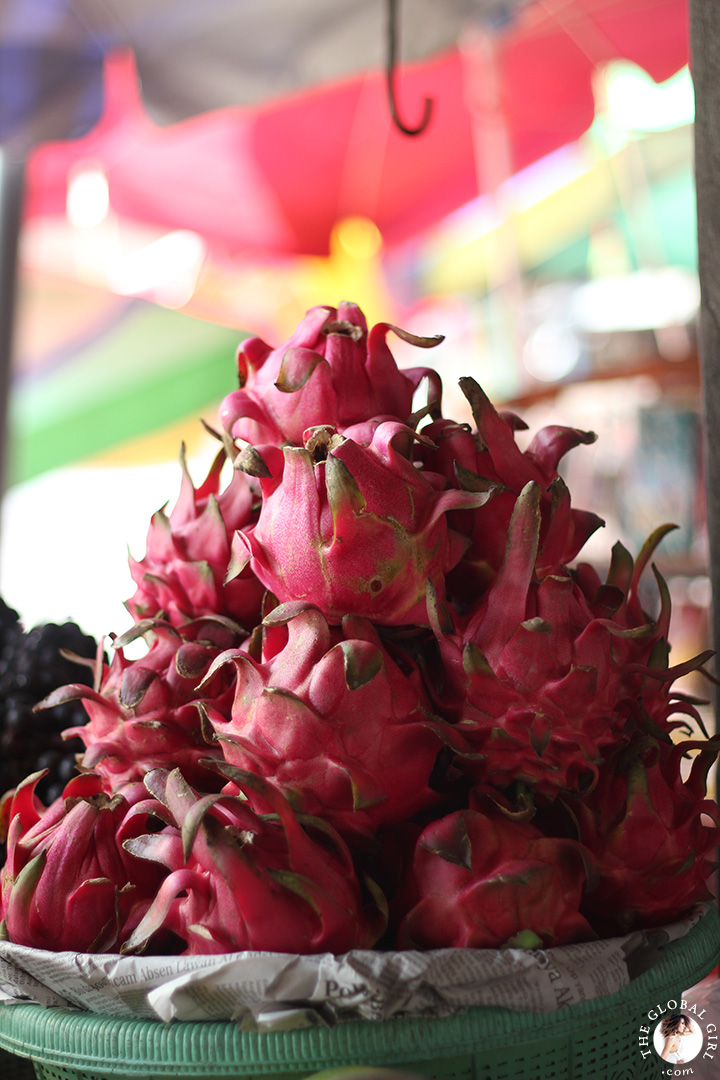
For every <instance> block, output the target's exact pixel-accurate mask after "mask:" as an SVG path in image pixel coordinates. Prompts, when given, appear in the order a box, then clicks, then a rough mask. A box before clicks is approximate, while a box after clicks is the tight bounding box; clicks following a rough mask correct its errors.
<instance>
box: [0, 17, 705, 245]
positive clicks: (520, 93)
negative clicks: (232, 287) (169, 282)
mask: <svg viewBox="0 0 720 1080" xmlns="http://www.w3.org/2000/svg"><path fill="white" fill-rule="evenodd" d="M10 6H11V5H9V4H8V3H7V0H6V3H5V7H6V8H9V7H10ZM33 6H34V4H33V2H32V0H30V2H29V3H28V0H23V4H22V7H23V10H26V9H31V8H32V7H33ZM278 6H280V5H279V3H278V0H276V2H275V3H274V4H268V5H263V6H262V9H260V7H258V12H259V13H258V14H256V15H255V19H256V20H257V21H256V23H255V24H254V23H253V15H252V13H253V11H254V5H245V4H243V5H233V9H234V11H235V12H236V15H235V19H236V21H235V23H233V22H231V23H230V24H229V25H228V29H227V31H226V34H225V38H226V39H230V40H231V41H232V42H233V49H235V50H238V49H239V44H238V41H239V40H245V38H244V36H243V33H242V26H241V23H240V20H241V17H245V18H247V20H248V25H249V26H250V27H251V28H252V26H253V25H256V26H257V25H260V26H262V27H264V28H265V37H266V38H269V39H270V43H271V44H272V43H275V37H276V33H277V34H279V35H280V37H281V38H282V39H283V40H286V39H287V40H289V39H290V38H291V37H292V33H291V31H292V30H293V28H294V34H295V37H294V41H295V44H296V52H297V54H298V57H297V63H298V64H300V66H301V68H302V74H300V73H298V74H297V79H298V80H299V82H300V84H301V85H302V83H303V82H304V83H307V82H308V81H309V78H308V77H309V75H310V73H311V72H315V78H314V79H313V80H312V82H313V85H312V86H311V87H310V88H309V89H305V90H303V91H301V92H298V93H295V94H293V95H292V96H290V97H286V98H278V97H276V96H273V97H272V99H271V100H269V99H268V98H267V97H266V96H265V95H263V93H262V90H261V85H262V80H259V82H258V83H257V84H255V89H254V90H253V91H251V90H250V89H246V88H245V82H246V80H249V78H250V74H251V73H252V71H253V64H252V62H247V63H246V62H245V61H244V60H240V59H239V60H238V62H237V64H236V67H235V74H236V84H235V89H234V96H228V97H227V98H226V101H237V100H240V99H243V98H247V99H249V100H257V99H258V98H260V99H261V101H262V103H261V104H260V106H259V107H255V108H252V109H248V108H240V107H235V106H232V105H230V106H228V107H225V108H221V109H213V110H212V111H208V112H203V115H196V116H192V117H191V118H190V119H186V120H184V121H182V122H179V123H173V124H171V125H170V126H169V127H159V126H158V124H157V123H156V122H155V121H154V120H153V119H151V115H150V113H151V112H152V111H153V109H154V112H155V115H158V114H162V116H163V118H165V119H166V118H168V117H170V116H173V115H174V116H177V115H178V113H180V114H187V113H188V112H192V111H195V112H197V111H198V110H204V109H206V108H207V105H205V106H204V105H203V103H202V97H203V93H204V92H203V89H202V87H203V85H204V84H203V79H202V78H198V80H197V81H196V82H195V81H194V80H195V76H194V75H193V76H192V78H191V77H189V75H188V72H189V71H191V70H192V69H191V68H189V67H188V68H187V69H184V68H183V67H182V57H183V55H184V54H183V52H182V50H180V51H179V52H178V53H177V54H175V56H174V57H173V62H172V63H171V64H170V65H169V67H170V72H171V73H174V76H175V77H174V79H171V78H170V75H168V83H167V85H166V88H165V99H164V103H161V104H159V105H158V104H157V102H159V101H161V99H162V94H160V88H161V85H162V80H161V74H162V71H163V70H164V68H163V65H162V64H160V66H159V67H155V68H153V63H154V57H153V54H152V43H153V40H154V39H153V36H152V34H149V33H148V36H147V39H146V38H144V37H143V33H144V32H145V31H144V30H143V31H142V33H141V32H140V31H141V29H142V27H140V28H139V29H138V32H137V35H135V36H133V34H131V33H129V32H128V33H126V34H125V37H124V40H125V43H126V44H128V43H129V44H131V45H132V51H131V52H127V51H125V52H121V53H117V52H112V50H110V51H105V52H104V53H103V56H104V57H108V58H107V59H104V61H103V68H104V77H105V86H106V99H105V105H104V109H103V110H102V116H101V118H100V119H99V122H98V123H97V124H95V125H94V126H92V127H91V128H90V130H88V131H87V134H85V135H84V136H83V137H82V138H76V139H73V140H71V141H65V142H53V143H49V144H46V145H40V146H38V148H37V149H36V150H35V152H34V153H32V154H31V155H30V159H29V162H28V169H27V182H26V192H25V196H26V213H27V214H28V215H37V214H51V213H62V212H64V208H65V201H66V198H67V192H68V185H69V183H70V181H71V180H72V177H73V175H74V173H75V172H76V171H77V169H78V168H79V167H80V166H82V164H83V163H93V164H94V165H95V166H96V167H97V168H99V169H100V170H101V171H102V172H103V174H104V175H105V177H106V180H107V184H108V194H109V200H110V204H111V206H112V207H113V209H115V210H116V211H117V212H118V213H119V214H120V215H121V216H126V217H129V218H133V219H135V220H138V221H143V222H151V223H152V224H157V225H161V226H166V227H167V228H187V229H193V230H195V231H197V232H198V233H200V234H201V235H202V236H203V238H204V239H205V240H206V241H208V242H209V243H210V244H213V245H215V246H216V247H217V248H219V249H220V250H221V251H223V252H225V253H230V254H232V253H233V252H234V253H237V252H248V251H256V252H268V251H270V252H273V251H274V252H285V253H287V252H291V253H306V254H324V253H327V251H328V246H329V238H330V235H331V232H332V228H333V226H334V225H335V223H336V222H337V221H338V220H340V219H342V218H344V217H347V216H353V215H362V216H364V217H367V218H370V219H371V220H372V221H374V222H375V224H376V225H377V226H378V227H379V229H380V231H381V233H382V236H383V239H384V241H385V243H386V244H389V245H392V244H394V243H397V242H400V241H403V240H406V239H407V238H408V237H411V236H413V235H415V234H416V233H417V232H418V231H420V230H422V229H424V228H426V227H427V226H428V225H431V224H433V223H434V222H436V221H438V220H439V219H440V218H442V217H443V216H444V215H445V214H447V213H448V212H450V211H452V210H453V209H455V208H456V207H458V206H460V205H462V204H463V203H465V202H467V201H468V200H470V199H472V198H473V197H474V196H476V195H477V194H478V193H479V192H482V191H492V190H494V189H495V188H496V187H497V185H498V183H499V182H501V181H502V180H504V179H506V178H507V177H508V176H509V175H511V174H512V173H514V172H517V171H518V170H519V169H522V168H524V167H525V166H526V165H528V164H530V163H531V162H533V161H535V160H537V159H538V158H540V157H542V156H543V155H545V154H548V153H550V152H551V151H553V150H555V149H557V148H558V147H560V146H562V145H564V144H566V143H569V142H571V141H573V140H574V139H576V138H577V137H578V136H579V135H581V134H582V133H583V132H584V131H585V130H586V129H587V128H588V127H589V125H590V124H591V123H592V120H593V116H594V111H595V100H594V96H593V77H594V73H595V72H596V71H597V69H598V67H599V66H600V65H602V64H604V63H607V62H608V61H611V60H613V59H616V58H618V57H622V58H625V59H628V60H630V61H632V62H633V63H636V64H637V65H639V66H640V67H641V68H643V69H644V70H645V71H647V72H648V73H649V74H650V75H651V76H652V78H653V79H655V80H656V81H661V80H664V79H666V78H668V77H669V76H670V75H672V74H673V73H674V72H676V71H677V70H678V69H679V68H681V67H682V66H683V65H684V64H686V63H687V59H688V42H687V7H686V2H685V0H554V2H549V3H548V2H542V3H540V2H537V0H535V2H530V3H518V2H509V3H505V4H502V5H501V4H499V3H497V2H490V0H485V2H476V3H470V2H465V3H460V2H458V3H455V4H453V3H448V4H445V3H443V4H442V5H437V4H433V3H431V4H429V9H435V11H436V12H437V11H442V18H440V20H439V23H438V25H437V26H436V28H435V30H434V32H433V33H430V30H429V28H430V27H431V26H432V25H433V24H432V22H431V21H427V23H425V22H424V21H423V20H424V18H425V16H424V14H423V12H424V8H425V4H420V3H419V2H418V0H415V3H408V4H406V5H405V7H404V8H403V9H402V13H401V14H402V31H403V33H402V56H403V59H406V58H407V57H412V56H414V55H421V56H422V55H425V57H426V58H425V59H423V60H422V61H420V62H417V63H413V64H411V65H408V66H406V67H404V69H403V71H402V77H401V78H400V79H399V80H398V81H397V97H398V100H399V103H400V106H401V110H402V113H403V115H404V117H405V119H406V121H407V122H408V123H410V124H415V123H416V121H418V120H419V118H420V117H421V116H422V113H423V105H424V102H425V100H426V99H427V100H428V101H429V102H430V103H431V107H430V120H429V123H428V125H427V128H426V129H425V130H424V131H423V132H422V134H420V135H418V136H417V137H416V138H408V137H407V136H406V135H405V134H403V133H402V132H401V131H400V130H399V129H398V128H397V127H396V126H395V125H394V124H393V122H392V119H391V116H390V112H389V109H388V102H387V93H386V78H385V74H384V72H383V70H382V68H383V43H384V40H385V31H384V27H383V24H382V22H381V21H380V20H379V19H378V16H379V14H380V12H381V10H382V5H381V4H379V3H375V4H362V5H353V4H349V3H347V2H345V3H344V4H339V5H333V8H332V11H333V15H332V16H330V15H329V14H328V13H325V15H324V18H321V16H320V14H319V13H317V12H316V13H315V15H313V11H314V9H315V8H320V9H322V8H324V7H325V5H323V4H320V3H318V2H316V3H315V4H314V5H313V4H311V5H308V4H303V5H291V8H292V12H291V13H290V14H289V15H288V20H287V22H286V23H282V31H281V30H280V29H278V27H279V26H280V22H281V20H279V15H278V16H277V25H276V14H277V13H276V8H277V7H278ZM155 7H156V8H157V10H156V11H155V20H154V21H153V19H152V18H151V15H152V13H153V10H154V8H155ZM88 8H89V10H90V12H92V11H93V10H94V5H93V4H92V3H90V4H89V5H88ZM146 9H147V16H146V20H145V21H146V22H147V24H148V26H154V27H155V29H156V30H157V26H158V25H159V24H160V23H161V22H162V16H163V13H164V14H165V17H166V18H167V19H169V25H168V34H169V39H168V41H167V44H166V43H163V46H162V48H163V49H166V53H167V56H173V34H177V33H179V32H180V31H179V30H178V23H181V22H182V20H181V18H180V14H181V13H182V12H187V9H186V7H185V6H184V5H180V7H179V8H178V7H177V5H172V4H171V5H167V4H165V3H160V2H158V3H157V4H155V5H154V4H152V3H151V4H149V5H143V11H145V10H146ZM198 10H200V9H199V8H198ZM1 11H2V3H1V2H0V12H1ZM131 11H132V9H131ZM202 11H203V15H202V18H203V19H204V18H205V14H206V12H207V13H208V15H207V18H208V26H209V27H214V26H215V16H214V15H213V14H212V13H213V11H214V8H213V5H209V6H208V7H207V8H206V7H204V6H203V8H202ZM301 11H302V16H301V14H300V12H301ZM171 12H175V14H174V16H173V17H172V18H170V14H171ZM359 12H362V18H361V19H360V20H359V21H360V22H361V23H363V26H365V27H366V33H365V37H367V38H368V40H369V41H370V40H371V41H373V42H374V45H375V49H374V51H373V50H372V49H370V47H369V44H368V47H367V48H365V47H364V46H363V45H362V44H358V46H357V49H356V48H355V47H354V46H353V48H349V47H348V45H347V41H346V40H345V36H344V35H347V34H349V33H350V32H351V31H352V34H351V37H350V40H354V30H353V28H354V27H355V23H356V22H357V21H358V17H359V15H358V13H359ZM501 13H502V14H503V15H504V18H503V19H501V18H500V15H501ZM197 17H198V18H201V16H200V15H198V16H197ZM127 21H128V24H130V23H131V22H132V20H131V18H130V16H128V19H127ZM140 22H141V23H142V20H140ZM406 24H407V25H406ZM90 25H91V26H92V23H90ZM309 25H318V26H319V27H320V29H319V30H318V32H317V35H316V36H315V35H312V34H310V35H309V34H308V26H309ZM420 25H427V27H428V33H427V34H426V35H425V36H424V37H423V38H422V40H421V41H419V42H418V41H415V35H416V33H419V30H418V27H419V26H420ZM649 28H651V29H649ZM331 30H334V32H335V34H336V37H335V39H334V41H335V44H334V45H333V44H332V38H331V33H330V31H331ZM461 30H462V32H461ZM185 32H188V33H189V31H187V28H186V31H185ZM5 35H6V31H5V30H4V24H3V21H0V63H2V64H3V66H4V62H3V60H2V49H3V48H5V50H6V51H7V52H8V55H12V48H11V43H12V40H13V39H12V37H10V38H9V39H8V38H6V36H5ZM206 36H207V37H208V38H211V35H210V30H209V29H208V30H207V35H206ZM221 36H222V35H221ZM260 36H261V37H262V36H263V35H260ZM245 37H246V39H247V43H249V44H248V48H250V45H252V43H253V42H254V41H255V38H256V34H255V33H253V32H252V30H250V32H248V33H247V34H246V35H245ZM308 37H309V38H310V42H309V43H308V41H307V40H306V39H307V38H308ZM122 40H123V38H122V36H121V35H116V37H115V38H112V37H111V36H109V35H108V34H107V33H106V34H105V36H104V37H103V35H102V34H101V35H99V37H98V39H97V40H95V39H94V38H93V40H92V42H91V44H92V48H93V49H94V50H95V51H97V49H98V41H100V42H103V45H104V47H106V46H107V44H108V43H110V44H112V45H114V46H117V45H118V44H119V43H120V42H121V41H122ZM211 40H214V39H211ZM363 40H364V37H363V35H361V34H360V33H359V31H358V42H359V43H361V42H362V41H363ZM323 42H324V43H325V44H324V49H323V48H321V44H322V43H323ZM343 42H345V43H344V44H343ZM155 44H156V47H157V42H156V43H155ZM186 44H187V43H186ZM221 44H222V42H220V44H218V42H217V41H215V48H218V49H219V48H220V45H221ZM265 45H266V47H267V48H269V45H268V42H266V43H265ZM446 46H447V47H446ZM187 47H188V48H189V47H190V46H189V45H188V46H187ZM194 47H195V51H196V59H197V63H198V64H199V63H200V58H201V57H203V56H204V57H205V59H206V63H207V65H208V67H209V68H210V69H211V72H212V71H213V70H214V68H215V64H216V62H217V63H218V64H219V70H227V69H230V68H232V65H231V64H228V65H227V67H226V69H223V65H222V63H221V62H220V61H221V60H222V56H223V54H222V50H220V53H219V54H218V53H216V52H214V51H213V50H212V49H211V48H210V47H209V45H208V42H207V41H206V39H205V37H204V36H203V35H202V34H200V35H199V37H198V39H197V42H196V43H195V46H194ZM18 48H19V46H18ZM38 48H40V46H38ZM42 48H43V49H44V50H45V51H46V52H47V50H48V49H49V48H50V45H49V44H48V43H47V42H45V43H44V44H42ZM275 48H276V51H277V53H278V54H280V52H281V47H280V45H276V46H275ZM288 48H289V46H288ZM305 49H307V50H309V51H308V53H307V55H306V62H305V64H304V65H302V64H301V60H300V58H301V56H302V55H303V50H305ZM227 51H230V50H229V47H227ZM316 51H319V52H322V53H323V55H324V54H325V53H327V62H326V63H321V62H320V60H317V59H316V58H315V52H316ZM338 53H340V54H342V55H344V57H345V58H346V60H347V62H346V63H345V65H344V67H342V66H341V70H343V71H344V73H345V77H343V78H342V79H341V80H337V79H336V80H335V81H331V82H329V83H328V82H324V81H323V80H324V79H325V78H327V76H328V75H329V74H332V73H333V71H334V67H333V65H335V64H336V62H337V56H338ZM363 57H364V60H363ZM226 59H227V58H226ZM276 61H277V62H278V63H280V60H279V56H276ZM17 63H18V60H17V57H16V60H15V64H17ZM268 63H269V61H268ZM165 64H166V65H167V59H166V60H165ZM256 66H258V67H259V68H260V70H261V71H266V70H267V68H266V66H265V65H264V63H263V62H261V61H256ZM353 67H359V68H361V69H362V70H361V72H360V73H359V74H354V75H353V74H350V75H348V74H347V73H348V71H351V70H352V68H353ZM136 68H137V71H136ZM11 69H12V65H11V66H10V67H8V68H7V69H6V71H8V72H9V71H10V70H11ZM24 70H25V79H24V80H23V83H22V85H23V86H24V85H25V84H32V78H28V71H30V72H32V71H33V70H35V68H34V67H33V66H28V67H26V69H24ZM178 71H180V72H181V73H182V79H181V82H182V84H183V85H188V86H189V85H190V84H192V86H193V90H192V94H193V95H194V99H193V101H192V102H190V101H189V100H188V99H187V97H186V99H185V100H184V101H183V100H182V99H181V97H180V95H179V93H178V94H177V95H176V92H175V90H174V89H173V87H174V86H175V85H176V84H177V81H178V80H177V72H178ZM138 74H139V81H138ZM95 75H96V76H99V69H98V71H96V72H95ZM5 77H6V78H8V79H9V75H6V76H5ZM289 77H290V76H287V75H286V73H285V69H284V68H283V66H282V64H280V68H279V70H278V81H277V84H276V85H277V86H278V87H282V86H283V85H284V80H285V79H286V78H289ZM293 78H295V76H293ZM91 87H92V92H91ZM96 91H97V84H96V82H95V81H94V79H93V80H92V81H91V80H90V79H89V77H88V84H87V87H86V93H85V95H84V96H83V97H82V102H83V103H85V104H87V100H88V99H92V101H93V102H94V103H96ZM29 92H30V91H29V90H28V93H29ZM188 93H190V91H188ZM43 100H44V99H43ZM3 101H4V102H5V105H3V104H1V103H0V143H1V142H3V141H5V142H6V144H12V143H13V140H15V141H17V140H18V139H20V141H22V139H25V141H26V142H27V141H28V140H30V141H37V138H36V136H40V135H42V133H43V131H49V130H50V128H49V126H45V127H42V126H36V125H35V120H27V119H26V120H23V115H25V116H27V115H30V116H32V117H35V116H36V115H37V117H38V120H37V125H41V113H42V108H43V106H42V103H41V105H40V106H39V107H38V111H37V112H36V113H35V112H32V110H31V112H30V114H27V113H23V110H22V108H21V107H20V105H18V106H17V108H16V110H15V112H14V113H13V115H12V116H9V115H7V113H8V112H9V111H10V107H9V105H8V104H7V103H8V102H11V101H12V97H11V96H8V97H7V98H6V97H5V94H4V93H3V94H2V95H0V102H3ZM206 101H207V102H215V101H217V97H216V96H215V92H214V91H213V93H210V91H208V97H207V98H206ZM153 102H156V105H155V106H153ZM94 107H95V106H94ZM3 109H5V112H6V115H5V116H4V117H3ZM28 123H29V124H30V126H29V127H27V126H25V127H24V126H23V125H24V124H25V125H27V124H28ZM84 123H85V125H86V126H87V119H86V120H85V121H84ZM13 125H14V126H13ZM45 137H47V136H45Z"/></svg>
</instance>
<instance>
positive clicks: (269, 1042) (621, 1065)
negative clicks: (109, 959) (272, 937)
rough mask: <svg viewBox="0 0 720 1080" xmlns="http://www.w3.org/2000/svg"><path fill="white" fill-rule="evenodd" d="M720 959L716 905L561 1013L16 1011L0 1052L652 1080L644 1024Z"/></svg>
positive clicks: (122, 1072)
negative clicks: (262, 1024) (275, 1026)
mask: <svg viewBox="0 0 720 1080" xmlns="http://www.w3.org/2000/svg"><path fill="white" fill-rule="evenodd" d="M718 960H720V917H719V916H718V912H717V910H716V909H715V907H711V908H710V909H709V910H708V912H707V913H706V914H705V915H704V916H703V918H702V919H701V920H700V921H699V922H698V923H697V924H696V926H694V927H693V929H692V930H691V931H690V933H689V934H687V935H686V936H685V937H684V938H683V939H682V940H680V941H676V942H673V943H672V944H670V945H668V946H667V948H666V950H665V952H664V955H663V957H662V959H661V960H660V961H659V962H658V963H657V964H655V965H654V966H653V967H652V968H650V970H648V971H646V972H644V973H643V974H642V975H640V976H638V977H637V978H636V979H634V980H633V981H632V982H631V983H630V984H629V985H628V986H626V987H624V988H623V989H622V990H621V991H619V992H618V993H616V994H612V995H608V996H607V997H603V998H599V999H596V1000H594V1001H588V1002H584V1003H583V1004H581V1005H573V1006H571V1007H569V1008H565V1009H561V1010H559V1011H558V1012H555V1013H542V1014H539V1013H521V1012H513V1011H510V1010H508V1009H499V1008H475V1009H469V1010H468V1011H467V1012H465V1013H462V1014H460V1015H458V1016H453V1017H448V1018H445V1019H436V1020H431V1019H415V1018H407V1019H397V1020H388V1021H385V1022H376V1021H360V1022H351V1023H343V1024H338V1025H337V1026H336V1027H334V1028H307V1029H303V1030H297V1031H280V1032H267V1033H251V1032H243V1031H240V1030H239V1029H238V1027H237V1025H235V1024H233V1023H215V1022H210V1021H208V1022H204V1023H203V1022H188V1023H171V1024H164V1023H162V1022H161V1021H152V1020H118V1019H116V1018H112V1017H107V1016H99V1015H97V1014H94V1013H84V1012H77V1011H70V1010H66V1009H43V1008H42V1007H40V1006H38V1005H8V1006H5V1007H4V1008H0V1047H2V1048H4V1049H5V1050H7V1051H10V1052H11V1053H13V1054H17V1055H20V1056H24V1057H29V1058H31V1059H32V1060H33V1063H34V1065H35V1071H36V1074H37V1077H38V1078H39V1080H105V1078H108V1077H116V1078H121V1077H122V1078H137V1077H142V1078H143V1080H159V1078H161V1077H163V1078H167V1077H178V1078H180V1077H187V1078H193V1080H220V1078H221V1077H222V1078H225V1080H227V1078H228V1077H235V1078H237V1080H249V1078H251V1077H257V1078H260V1077H262V1078H265V1080H302V1078H304V1077H308V1076H311V1075H312V1074H313V1073H316V1072H320V1071H323V1070H327V1069H331V1068H339V1067H342V1066H348V1065H363V1066H385V1067H389V1068H394V1069H405V1070H408V1071H411V1072H414V1073H421V1074H424V1075H427V1076H432V1077H437V1078H439V1080H480V1078H487V1080H632V1078H636V1080H651V1078H652V1080H655V1078H656V1077H657V1076H658V1073H659V1066H660V1060H659V1058H657V1057H656V1056H655V1054H654V1052H651V1053H650V1054H649V1055H648V1056H647V1057H646V1058H644V1059H643V1057H642V1056H641V1053H640V1048H639V1042H638V1038H639V1034H640V1031H639V1029H640V1025H641V1024H643V1023H645V1024H647V1023H648V1020H647V1012H648V1010H649V1009H651V1008H652V1007H653V1006H654V1005H655V1004H658V1003H662V1002H665V1001H668V1000H672V999H673V998H676V999H679V998H680V997H681V995H682V994H683V992H684V991H686V990H688V989H689V988H690V987H692V986H694V985H695V984H696V983H697V982H699V981H700V979H702V978H703V976H705V975H706V974H707V973H708V972H709V971H711V970H712V969H713V967H715V965H716V964H717V963H718ZM3 1080H4V1074H3Z"/></svg>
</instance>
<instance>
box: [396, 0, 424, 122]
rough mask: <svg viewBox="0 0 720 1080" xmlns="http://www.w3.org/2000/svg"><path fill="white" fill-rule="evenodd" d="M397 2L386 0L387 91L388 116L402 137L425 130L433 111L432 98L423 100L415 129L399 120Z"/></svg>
mask: <svg viewBox="0 0 720 1080" xmlns="http://www.w3.org/2000/svg"><path fill="white" fill-rule="evenodd" d="M397 7H398V5H397V0H388V7H387V12H388V51H387V90H388V101H389V103H390V115H391V116H392V118H393V123H394V124H395V126H396V127H398V128H399V129H400V131H402V133H403V134H404V135H421V134H422V132H423V131H424V130H425V128H426V127H427V126H428V124H429V123H430V117H431V115H432V110H433V100H432V98H429V97H426V98H425V111H424V113H423V116H422V120H421V121H420V123H419V124H418V126H417V127H414V128H412V127H408V125H407V124H404V123H403V122H402V120H401V119H400V116H399V113H398V109H397V100H396V95H395V71H396V65H397V47H398V25H397V24H398V14H397Z"/></svg>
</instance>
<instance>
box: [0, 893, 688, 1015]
mask: <svg viewBox="0 0 720 1080" xmlns="http://www.w3.org/2000/svg"><path fill="white" fill-rule="evenodd" d="M706 907H707V905H700V906H698V907H696V908H695V909H694V910H693V912H692V913H691V914H690V915H688V916H687V917H686V918H685V919H683V920H682V921H680V922H677V923H673V924H672V925H669V926H664V927H657V928H653V929H652V930H642V931H636V932H634V933H632V934H628V935H627V936H625V937H622V938H611V939H606V940H601V941H592V942H585V943H582V944H579V945H567V946H562V947H558V948H552V949H533V950H526V949H438V950H433V951H429V952H415V951H407V952H380V951H372V950H355V951H352V952H349V953H346V954H345V955H343V956H333V955H331V954H323V955H316V956H295V955H288V954H282V953H266V952H244V953H231V954H222V955H215V956H213V955H208V956H139V957H138V956H133V957H127V956H119V955H117V954H107V953H98V954H77V953H69V952H62V953H55V952H49V951H46V950H43V949H32V948H28V947H26V946H23V945H13V944H11V943H9V942H0V1002H3V1003H6V1004H12V1003H15V1002H21V1001H24V1002H27V1001H33V1002H37V1003H39V1004H41V1005H43V1006H45V1007H47V1008H53V1007H64V1008H76V1009H83V1010H88V1011H90V1012H95V1013H103V1014H105V1015H110V1016H116V1017H121V1018H131V1017H145V1018H149V1019H161V1020H164V1021H170V1020H235V1021H236V1022H237V1023H238V1024H239V1025H240V1026H241V1027H242V1028H243V1029H244V1030H255V1031H277V1030H283V1029H287V1028H297V1027H308V1026H319V1025H323V1026H332V1025H334V1024H336V1023H338V1022H340V1021H342V1020H358V1019H363V1020H388V1019H390V1018H391V1017H400V1016H427V1017H441V1016H450V1015H452V1014H454V1013H458V1012H462V1011H463V1010H464V1009H466V1008H469V1007H471V1006H477V1005H491V1006H501V1007H504V1008H508V1009H515V1010H519V1011H523V1012H554V1011H555V1010H557V1009H561V1008H566V1007H567V1006H570V1005H577V1004H579V1003H580V1002H582V1001H589V1000H591V999H593V998H598V997H603V996H605V995H607V994H613V993H615V992H616V991H618V990H620V989H622V987H623V986H626V985H627V984H628V982H629V981H630V979H631V978H632V977H634V976H635V975H637V974H639V973H640V972H641V971H644V970H646V969H647V968H648V967H650V966H651V965H652V964H653V963H654V962H656V961H657V960H658V959H659V957H660V956H661V955H662V950H663V948H664V946H665V945H666V944H668V943H669V942H670V941H674V940H677V939H679V938H681V937H683V936H684V935H685V934H686V933H688V932H689V930H690V929H691V928H692V927H693V926H694V925H695V924H696V923H697V922H698V921H699V919H700V918H701V917H702V915H703V913H704V911H705V910H706Z"/></svg>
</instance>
